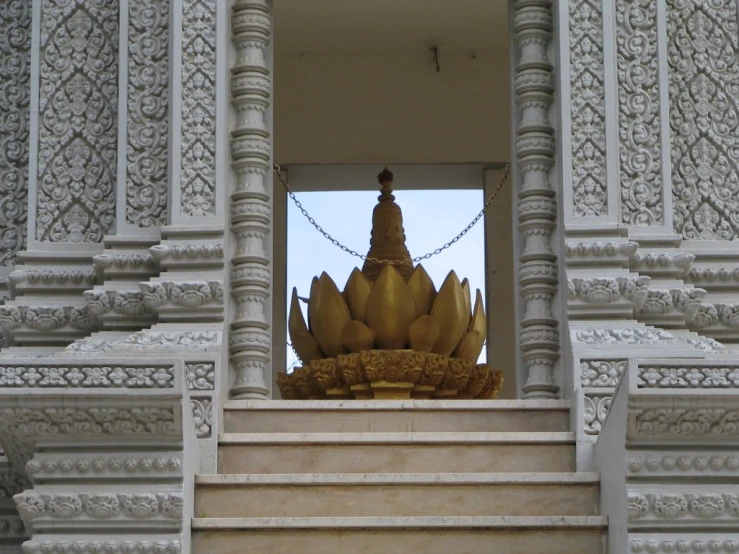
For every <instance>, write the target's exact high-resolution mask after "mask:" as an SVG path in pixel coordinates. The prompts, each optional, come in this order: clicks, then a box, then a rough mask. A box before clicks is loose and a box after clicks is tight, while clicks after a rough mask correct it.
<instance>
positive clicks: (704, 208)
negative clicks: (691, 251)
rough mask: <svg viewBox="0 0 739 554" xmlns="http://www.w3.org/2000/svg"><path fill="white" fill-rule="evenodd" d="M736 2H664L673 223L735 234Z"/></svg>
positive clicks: (738, 225)
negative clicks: (665, 5)
mask: <svg viewBox="0 0 739 554" xmlns="http://www.w3.org/2000/svg"><path fill="white" fill-rule="evenodd" d="M738 23H739V20H738V18H737V4H736V2H734V0H667V35H668V36H667V39H668V41H667V53H668V58H667V61H668V67H669V97H670V127H671V137H670V138H671V147H672V152H671V154H672V183H673V194H674V208H675V216H674V228H675V232H677V233H681V234H682V235H683V236H684V237H685V238H686V239H709V240H716V239H720V240H732V239H736V238H738V236H739V60H737V56H738V55H739V31H738V29H737V25H738Z"/></svg>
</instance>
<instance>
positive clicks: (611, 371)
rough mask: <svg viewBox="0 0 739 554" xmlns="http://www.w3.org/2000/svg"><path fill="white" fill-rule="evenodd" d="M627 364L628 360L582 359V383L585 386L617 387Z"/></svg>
mask: <svg viewBox="0 0 739 554" xmlns="http://www.w3.org/2000/svg"><path fill="white" fill-rule="evenodd" d="M627 366H628V361H627V360H582V361H581V362H580V384H581V385H582V386H583V387H615V386H616V385H618V382H619V381H620V380H621V376H622V375H623V374H624V371H626V367H627Z"/></svg>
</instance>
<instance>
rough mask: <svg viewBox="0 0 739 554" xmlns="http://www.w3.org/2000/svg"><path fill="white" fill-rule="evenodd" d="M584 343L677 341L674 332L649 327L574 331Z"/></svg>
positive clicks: (579, 340) (576, 338)
mask: <svg viewBox="0 0 739 554" xmlns="http://www.w3.org/2000/svg"><path fill="white" fill-rule="evenodd" d="M574 335H575V340H576V341H577V342H582V343H584V344H655V343H670V342H676V339H675V336H674V335H672V333H668V332H667V331H663V330H661V329H651V328H649V327H624V328H590V329H580V330H578V331H576V332H575V333H574Z"/></svg>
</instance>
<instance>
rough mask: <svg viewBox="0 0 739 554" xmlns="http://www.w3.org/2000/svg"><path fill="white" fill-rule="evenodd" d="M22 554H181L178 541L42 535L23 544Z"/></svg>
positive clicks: (128, 537)
mask: <svg viewBox="0 0 739 554" xmlns="http://www.w3.org/2000/svg"><path fill="white" fill-rule="evenodd" d="M23 552H24V554H52V553H53V554H100V553H104V554H108V553H115V554H117V553H119V552H120V553H121V554H124V553H125V554H133V553H135V554H181V553H182V543H181V542H180V541H179V540H171V539H157V538H151V539H148V540H142V539H141V538H135V539H134V538H132V537H130V536H126V537H111V536H109V535H106V536H101V537H94V538H88V539H79V538H75V540H74V542H70V541H69V539H68V538H67V537H63V536H62V537H55V538H54V539H50V538H49V537H48V535H44V536H43V539H41V540H31V541H29V542H26V543H24V544H23Z"/></svg>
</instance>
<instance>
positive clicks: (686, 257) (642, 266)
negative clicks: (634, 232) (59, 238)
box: [629, 250, 695, 274]
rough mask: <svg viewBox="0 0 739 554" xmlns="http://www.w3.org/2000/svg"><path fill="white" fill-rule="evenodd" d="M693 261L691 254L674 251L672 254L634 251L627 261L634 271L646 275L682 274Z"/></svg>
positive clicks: (693, 257)
mask: <svg viewBox="0 0 739 554" xmlns="http://www.w3.org/2000/svg"><path fill="white" fill-rule="evenodd" d="M694 260H695V256H694V255H693V254H686V253H685V252H681V251H679V250H676V251H674V252H641V251H638V250H637V251H636V252H634V254H633V255H632V256H631V258H630V259H629V262H630V264H629V267H630V268H631V269H632V270H634V271H639V272H646V273H667V272H669V273H679V274H682V273H684V272H685V271H686V270H687V269H688V268H689V267H690V264H692V263H693V261H694Z"/></svg>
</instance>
